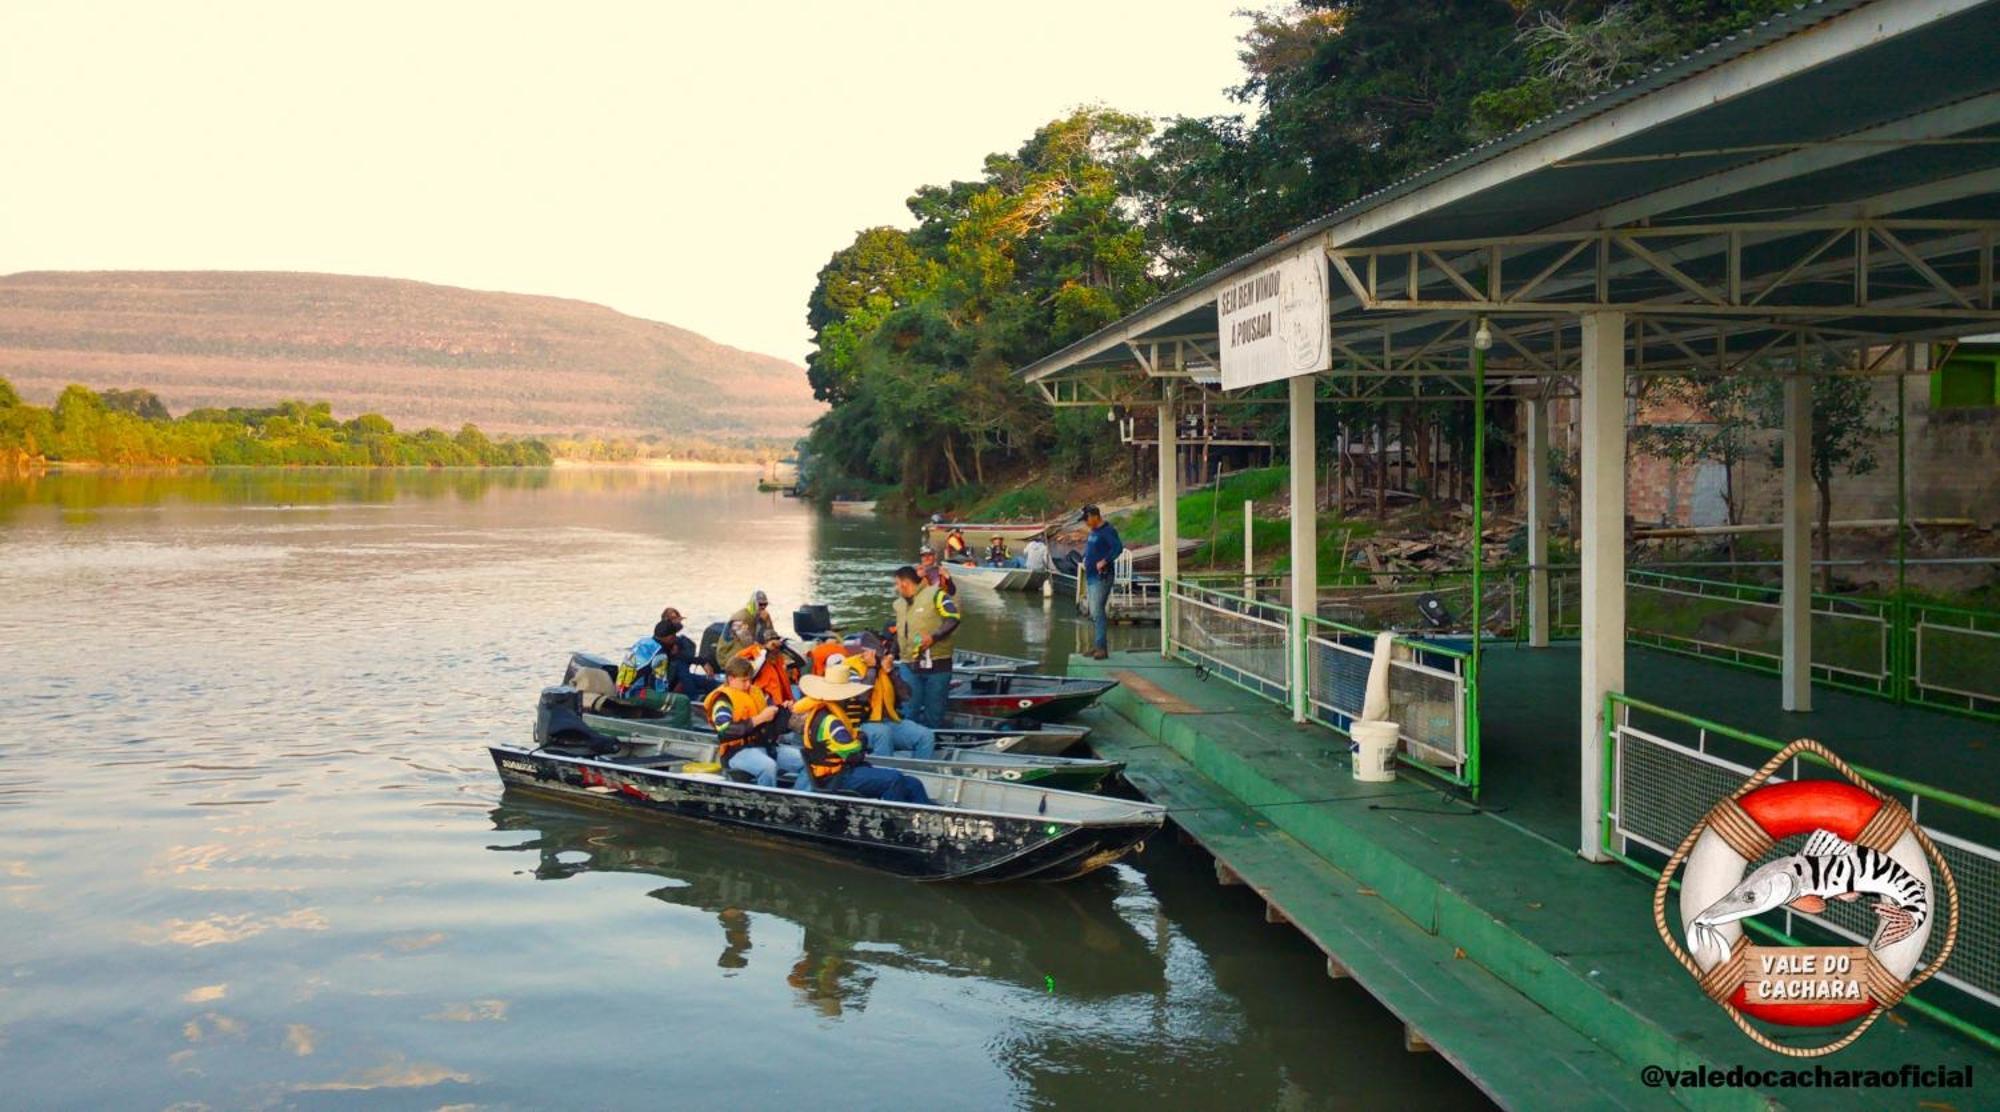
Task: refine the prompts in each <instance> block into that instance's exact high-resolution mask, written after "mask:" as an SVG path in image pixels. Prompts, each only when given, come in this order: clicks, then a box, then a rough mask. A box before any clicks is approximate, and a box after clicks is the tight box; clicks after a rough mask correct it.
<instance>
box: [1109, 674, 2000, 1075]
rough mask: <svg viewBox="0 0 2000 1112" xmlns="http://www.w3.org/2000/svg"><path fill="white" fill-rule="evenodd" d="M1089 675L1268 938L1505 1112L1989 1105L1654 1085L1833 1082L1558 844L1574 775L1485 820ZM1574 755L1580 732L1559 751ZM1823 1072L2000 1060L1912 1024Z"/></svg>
mask: <svg viewBox="0 0 2000 1112" xmlns="http://www.w3.org/2000/svg"><path fill="white" fill-rule="evenodd" d="M1703 667H1709V666H1707V665H1703ZM1070 671H1071V672H1072V673H1074V674H1078V675H1093V676H1102V677H1105V678H1114V679H1119V680H1121V681H1122V682H1121V683H1120V685H1119V686H1118V687H1117V688H1115V689H1114V690H1113V691H1112V692H1111V693H1110V694H1108V695H1107V696H1106V697H1105V699H1104V700H1103V701H1102V703H1101V704H1100V705H1099V706H1098V707H1096V708H1094V709H1093V710H1091V711H1090V712H1088V715H1087V718H1086V721H1087V722H1088V724H1089V725H1090V726H1091V727H1092V730H1093V732H1092V735H1091V743H1092V745H1093V746H1094V747H1095V748H1096V749H1097V750H1098V752H1099V753H1100V754H1101V755H1103V756H1106V757H1110V758H1114V759H1117V760H1122V761H1125V762H1126V764H1127V772H1126V775H1127V778H1128V779H1129V780H1130V782H1131V784H1132V785H1133V786H1134V787H1135V788H1137V789H1138V790H1139V791H1141V792H1143V793H1144V794H1145V795H1146V796H1147V797H1148V798H1150V799H1152V800H1154V801H1155V802H1159V803H1162V804H1165V805H1166V806H1168V807H1169V808H1170V809H1171V818H1172V819H1173V821H1174V823H1175V824H1176V825H1177V826H1178V828H1179V830H1180V831H1181V833H1182V835H1183V836H1184V837H1185V838H1187V839H1189V840H1191V841H1192V842H1194V843H1197V844H1199V845H1200V846H1201V847H1203V848H1204V849H1205V850H1206V851H1207V852H1208V853H1210V854H1212V855H1213V856H1214V858H1215V865H1216V875H1217V879H1218V881H1219V882H1221V883H1225V884H1239V883H1240V884H1244V885H1247V886H1249V887H1250V888H1252V889H1253V890H1255V891H1256V892H1257V893H1258V894H1259V895H1261V896H1262V897H1263V898H1264V900H1265V902H1266V905H1267V911H1266V917H1267V918H1268V919H1270V920H1271V921H1272V922H1283V923H1289V924H1291V925H1292V926H1293V927H1295V928H1296V929H1298V930H1299V931H1301V932H1302V933H1303V934H1305V935H1306V936H1307V937H1308V938H1310V939H1311V940H1312V941H1313V942H1314V943H1315V944H1316V945H1318V946H1319V948H1320V949H1321V950H1323V951H1324V952H1325V954H1326V956H1327V970H1328V974H1329V976H1332V977H1352V978H1353V979H1354V980H1355V982H1356V983H1358V984H1359V985H1361V986H1362V987H1363V988H1365V989H1366V990H1367V991H1368V992H1369V993H1370V994H1371V995H1373V996H1374V997H1375V998H1376V999H1377V1000H1378V1001H1380V1002H1381V1004H1382V1005H1383V1007H1385V1008H1386V1009H1387V1010H1388V1011H1389V1012H1390V1013H1391V1014H1392V1015H1394V1016H1395V1017H1396V1019H1397V1020H1399V1021H1401V1022H1402V1023H1403V1025H1404V1028H1405V1040H1406V1043H1407V1044H1408V1045H1409V1046H1411V1048H1412V1049H1413V1050H1419V1051H1421V1050H1434V1051H1435V1052H1437V1053H1439V1054H1441V1055H1443V1056H1444V1057H1445V1058H1446V1059H1447V1060H1449V1061H1450V1062H1451V1063H1452V1064H1453V1065H1454V1066H1455V1067H1457V1068H1458V1069H1459V1070H1460V1071H1461V1072H1463V1073H1464V1074H1465V1075H1466V1077H1467V1078H1469V1079H1470V1080H1471V1081H1472V1082H1473V1083H1474V1084H1475V1085H1477V1086H1478V1087H1479V1088H1480V1089H1481V1090H1482V1091H1484V1092H1485V1093H1486V1094H1488V1095H1489V1096H1490V1097H1492V1099H1493V1100H1495V1101H1496V1102H1497V1103H1499V1104H1501V1105H1503V1106H1506V1107H1513V1108H1545V1107H1556V1106H1570V1107H1593V1108H1596V1107H1616V1108H1659V1107H1690V1108H1743V1109H1748V1108H1772V1107H1787V1106H1803V1105H1805V1104H1810V1105H1812V1106H1814V1107H1835V1108H1843V1107H1851V1108H1885V1107H1902V1108H1918V1107H1928V1108H1969V1107H1972V1106H1974V1105H1975V1104H1976V1103H1977V1090H1972V1091H1967V1090H1937V1091H1925V1090H1913V1089H1907V1088H1904V1089H1893V1090H1888V1089H1846V1090H1829V1089H1817V1090H1813V1091H1812V1092H1811V1095H1810V1099H1809V1100H1804V1101H1796V1102H1795V1101H1794V1100H1793V1099H1792V1097H1793V1095H1794V1094H1792V1093H1790V1092H1780V1091H1777V1090H1772V1091H1755V1090H1749V1089H1729V1088H1703V1089H1694V1090H1688V1091H1670V1090H1669V1089H1666V1088H1652V1087H1648V1086H1647V1085H1645V1084H1644V1083H1643V1081H1642V1071H1643V1070H1644V1069H1645V1068H1646V1067H1648V1066H1658V1067H1663V1068H1666V1069H1669V1070H1689V1069H1695V1068H1702V1067H1706V1068H1710V1069H1716V1070H1722V1071H1727V1070H1729V1069H1731V1068H1732V1067H1736V1066H1744V1067H1750V1068H1756V1069H1769V1068H1784V1067H1797V1066H1801V1065H1804V1066H1806V1067H1808V1068H1810V1066H1811V1065H1812V1064H1813V1063H1812V1062H1811V1061H1804V1060H1799V1059H1792V1058H1786V1057H1782V1056H1780V1055H1777V1054H1773V1053H1770V1052H1768V1051H1765V1050H1763V1049H1761V1048H1759V1047H1758V1046H1756V1045H1755V1044H1754V1043H1752V1042H1750V1041H1749V1040H1748V1039H1746V1038H1744V1037H1743V1035H1742V1034H1741V1033H1740V1032H1738V1031H1737V1030H1736V1029H1735V1027H1734V1026H1733V1025H1732V1024H1731V1023H1730V1021H1729V1018H1728V1016H1727V1015H1726V1014H1725V1013H1724V1012H1723V1011H1722V1010H1721V1009H1720V1008H1718V1007H1716V1006H1715V1005H1714V1004H1712V1003H1711V1002H1710V1001H1709V1000H1708V999H1707V998H1706V997H1705V996H1703V995H1702V993H1701V992H1700V990H1699V989H1698V988H1697V987H1696V986H1695V984H1694V982H1693V981H1692V979H1690V978H1689V977H1688V976H1687V975H1686V974H1685V973H1684V972H1683V971H1682V970H1681V969H1680V968H1679V967H1678V966H1677V965H1675V963H1674V961H1673V959H1672V958H1671V957H1670V956H1669V955H1668V953H1667V951H1666V949H1665V947H1663V946H1662V945H1661V944H1660V940H1659V938H1658V936H1657V935H1656V934H1655V933H1654V929H1653V924H1652V914H1651V899H1652V885H1651V884H1650V882H1649V881H1647V880H1646V879H1645V878H1643V877H1641V876H1639V875H1638V874H1636V873H1634V872H1632V871H1631V870H1629V869H1626V868H1624V867H1622V866H1618V865H1609V864H1592V863H1590V862H1587V861H1584V860H1582V859H1581V858H1579V857H1578V856H1577V855H1576V853H1575V852H1574V850H1573V849H1572V848H1570V847H1568V846H1566V845H1564V844H1562V843H1561V842H1559V841H1558V840H1556V838H1555V837H1552V836H1551V835H1558V834H1559V833H1560V832H1559V831H1558V830H1556V829H1554V825H1553V820H1555V819H1556V818H1557V816H1558V814H1559V813H1560V812H1559V810H1558V808H1559V806H1560V804H1561V803H1562V802H1563V801H1569V800H1573V799H1574V798H1575V783H1574V772H1573V771H1572V773H1571V776H1570V779H1569V780H1567V781H1564V780H1562V779H1561V778H1560V777H1556V776H1551V777H1549V778H1548V780H1547V781H1545V782H1543V783H1541V784H1536V783H1534V782H1532V781H1531V780H1529V779H1528V778H1525V777H1523V778H1520V779H1516V780H1514V781H1513V782H1512V783H1509V784H1508V785H1507V788H1506V789H1505V790H1504V791H1502V792H1496V793H1491V794H1492V795H1504V796H1506V797H1507V798H1508V802H1507V803H1505V804H1501V803H1496V802H1495V801H1494V800H1492V799H1491V798H1488V799H1486V800H1484V801H1483V802H1482V803H1481V804H1479V805H1474V804H1471V803H1468V802H1466V801H1465V800H1463V799H1461V798H1459V797H1458V796H1456V795H1453V794H1449V793H1447V792H1446V791H1445V790H1443V788H1442V787H1441V786H1440V785H1439V784H1437V783H1436V782H1434V781H1431V780H1427V779H1424V778H1422V777H1419V776H1413V775H1410V774H1408V773H1406V774H1405V775H1404V777H1403V778H1402V779H1399V780H1397V781H1395V782H1393V783H1387V784H1371V783H1361V782H1358V781H1356V780H1354V779H1353V776H1352V771H1351V767H1350V764H1349V758H1348V754H1347V748H1346V740H1345V739H1344V738H1343V737H1342V736H1340V735H1339V734H1336V733H1334V732H1332V731H1330V730H1327V729H1324V728H1322V727H1319V726H1312V725H1304V726H1302V725H1297V724H1294V723H1293V722H1292V721H1291V720H1290V718H1289V717H1288V716H1287V715H1286V714H1285V713H1284V712H1283V711H1281V710H1280V709H1278V708H1277V707H1275V706H1273V705H1272V704H1270V703H1268V702H1265V701H1264V700H1262V699H1260V698H1258V697H1256V696H1253V695H1250V694H1248V693H1246V692H1244V691H1242V690H1239V689H1237V688H1234V687H1231V686H1229V685H1228V684H1226V683H1224V682H1222V681H1220V680H1217V679H1209V678H1204V677H1202V676H1201V675H1199V674H1198V673H1197V672H1196V671H1195V670H1194V669H1193V668H1190V667H1188V666H1186V665H1182V664H1178V663H1174V662H1170V661H1166V660H1163V659H1162V658H1161V657H1160V656H1158V655H1157V654H1155V653H1151V652H1127V653H1117V654H1113V655H1112V656H1111V658H1110V659H1108V660H1103V661H1097V660H1090V659H1088V658H1084V657H1072V658H1071V661H1070ZM1568 705H1570V706H1574V705H1575V704H1574V700H1573V699H1572V701H1571V702H1570V703H1569V704H1568ZM1495 717H1496V718H1498V717H1499V716H1495ZM1574 736H1575V732H1574V728H1573V727H1571V728H1570V729H1569V730H1568V731H1567V732H1566V733H1559V734H1557V735H1556V736H1555V737H1553V738H1551V739H1549V740H1550V745H1551V747H1552V748H1560V746H1561V743H1562V740H1563V739H1564V738H1573V737H1574ZM1570 744H1571V745H1573V744H1574V743H1573V742H1572V743H1570ZM1570 763H1571V765H1572V767H1573V765H1574V761H1573V755H1572V760H1571V762H1570ZM1516 767H1517V768H1518V767H1519V766H1516ZM1545 795H1546V796H1547V805H1546V806H1544V805H1542V803H1541V798H1542V797H1543V796H1545ZM1572 813H1573V812H1572ZM1522 819H1526V820H1528V821H1526V822H1524V821H1520V820H1522ZM1537 827H1541V828H1543V829H1539V830H1538V829H1536V828H1537ZM1819 1061H1821V1062H1822V1063H1824V1064H1826V1065H1828V1067H1829V1068H1839V1069H1843V1070H1852V1069H1882V1070H1895V1069H1899V1068H1901V1067H1903V1066H1904V1065H1905V1064H1910V1063H1914V1064H1917V1065H1919V1066H1929V1067H1936V1066H1948V1067H1959V1066H1965V1065H1971V1066H1973V1067H1974V1068H1975V1070H1976V1071H1977V1073H1978V1075H1980V1076H1982V1077H1985V1076H1991V1077H1996V1078H2000V1055H1996V1054H1995V1053H1993V1051H1991V1050H1990V1049H1988V1048H1987V1047H1986V1046H1984V1045H1983V1044H1981V1043H1979V1042H1977V1041H1975V1040H1973V1039H1971V1038H1968V1037H1966V1036H1963V1035H1961V1034H1958V1033H1956V1032H1954V1031H1952V1030H1950V1029H1948V1028H1946V1027H1944V1026H1942V1025H1939V1024H1937V1023H1934V1022H1932V1021H1930V1020H1928V1019H1926V1018H1924V1017H1922V1016H1916V1015H1911V1014H1909V1013H1908V1009H1899V1010H1898V1011H1896V1012H1893V1013H1891V1015H1890V1016H1889V1017H1888V1018H1887V1019H1885V1020H1884V1021H1883V1022H1881V1023H1878V1024H1876V1025H1875V1027H1874V1028H1873V1029H1871V1030H1870V1031H1869V1032H1868V1034H1867V1035H1866V1036H1865V1037H1864V1038H1863V1039H1862V1040H1861V1041H1860V1042H1859V1043H1858V1044H1856V1045H1855V1046H1853V1047H1851V1048H1849V1049H1848V1050H1846V1051H1844V1052H1842V1053H1841V1054H1839V1055H1838V1056H1837V1057H1836V1058H1834V1059H1821V1060H1819Z"/></svg>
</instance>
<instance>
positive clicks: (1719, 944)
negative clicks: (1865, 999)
mask: <svg viewBox="0 0 2000 1112" xmlns="http://www.w3.org/2000/svg"><path fill="white" fill-rule="evenodd" d="M1864 894H1866V895H1872V896H1878V897H1880V899H1879V900H1878V901H1877V902H1876V904H1875V907H1874V911H1875V914H1876V916H1877V917H1878V919H1879V920H1880V921H1879V923H1878V924H1877V925H1876V929H1875V937H1874V938H1873V939H1871V940H1870V941H1869V943H1868V948H1869V949H1870V950H1881V949H1882V948H1883V947H1885V946H1891V945H1894V944H1895V943H1898V942H1901V941H1902V940H1903V939H1905V938H1908V937H1910V936H1911V935H1912V934H1915V933H1916V932H1917V928H1918V927H1921V926H1923V924H1924V921H1925V920H1926V919H1928V918H1929V917H1930V912H1931V903H1930V895H1929V893H1928V891H1927V890H1926V886H1925V884H1924V882H1923V881H1921V880H1918V879H1917V878H1916V877H1915V876H1913V875H1911V873H1910V871H1909V870H1908V869H1905V868H1903V867H1902V866H1901V865H1898V864H1897V863H1896V862H1895V861H1894V860H1892V859H1891V858H1890V857H1889V855H1888V854H1886V853H1883V852H1881V851H1880V850H1876V849H1871V848H1869V847H1868V846H1857V845H1855V844H1854V843H1852V842H1850V841H1847V840H1846V839H1845V838H1842V837H1841V836H1840V835H1838V834H1835V833H1833V832H1832V831H1830V830H1815V831H1813V832H1812V833H1811V834H1810V835H1807V837H1806V844H1805V846H1804V847H1803V848H1801V849H1800V850H1799V852H1797V853H1794V854H1790V855H1788V856H1785V857H1780V858H1778V859H1777V860H1775V861H1771V862H1768V863H1766V864H1764V865H1761V866H1759V867H1758V868H1757V870H1756V871H1755V872H1753V873H1751V874H1750V875H1749V876H1747V877H1744V878H1743V883H1741V884H1738V885H1737V886H1736V887H1735V888H1733V889H1731V890H1730V892H1729V894H1728V895H1726V896H1724V897H1722V898H1721V899H1719V900H1717V901H1715V902H1714V903H1712V904H1710V905H1709V906H1708V908H1707V909H1706V910H1704V911H1703V912H1702V913H1701V914H1699V915H1697V916H1695V917H1694V918H1693V919H1692V920H1690V921H1689V922H1688V942H1689V944H1690V945H1691V946H1693V947H1694V948H1695V949H1697V950H1700V949H1714V950H1715V951H1716V952H1717V953H1719V954H1721V955H1722V956H1724V957H1727V956H1728V954H1729V945H1728V943H1726V942H1724V941H1723V938H1722V934H1721V932H1720V931H1718V930H1717V929H1716V928H1717V927H1720V926H1721V925H1722V924H1724V923H1733V922H1735V921H1737V920H1738V919H1748V918H1750V917H1751V916H1753V915H1761V914H1762V913H1764V912H1766V911H1770V910H1772V909H1773V908H1776V907H1780V906H1787V905H1788V906H1790V907H1791V908H1792V909H1793V910H1796V911H1802V912H1804V913H1806V914H1808V915H1817V914H1819V913H1820V912H1822V911H1825V910H1826V901H1827V900H1829V899H1835V900H1841V901H1843V902H1845V901H1852V900H1857V899H1860V898H1861V897H1862V895H1864Z"/></svg>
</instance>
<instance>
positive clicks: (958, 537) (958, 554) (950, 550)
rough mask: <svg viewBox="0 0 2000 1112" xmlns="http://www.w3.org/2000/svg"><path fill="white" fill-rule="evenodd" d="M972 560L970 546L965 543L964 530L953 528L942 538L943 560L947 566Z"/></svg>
mask: <svg viewBox="0 0 2000 1112" xmlns="http://www.w3.org/2000/svg"><path fill="white" fill-rule="evenodd" d="M971 558H972V546H970V545H968V544H966V543H965V530H963V529H960V528H957V527H953V528H952V531H951V532H949V533H946V534H945V537H944V559H945V563H947V564H956V563H960V562H962V561H966V560H970V559H971Z"/></svg>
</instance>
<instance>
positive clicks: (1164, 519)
mask: <svg viewBox="0 0 2000 1112" xmlns="http://www.w3.org/2000/svg"><path fill="white" fill-rule="evenodd" d="M1161 389H1162V390H1163V391H1164V393H1163V395H1162V400H1161V401H1160V492H1159V494H1160V655H1161V656H1167V657H1171V656H1172V655H1173V647H1172V646H1171V645H1170V644H1169V643H1168V640H1169V637H1170V635H1171V634H1172V632H1173V620H1174V617H1173V610H1174V608H1173V597H1172V596H1173V584H1174V581H1175V580H1177V579H1179V578H1180V576H1181V515H1180V502H1181V466H1180V462H1181V461H1180V455H1181V452H1180V447H1181V436H1180V433H1181V430H1180V424H1179V422H1178V421H1177V419H1176V418H1175V416H1174V388H1173V386H1172V384H1170V383H1169V384H1164V385H1163V386H1162V387H1161Z"/></svg>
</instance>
